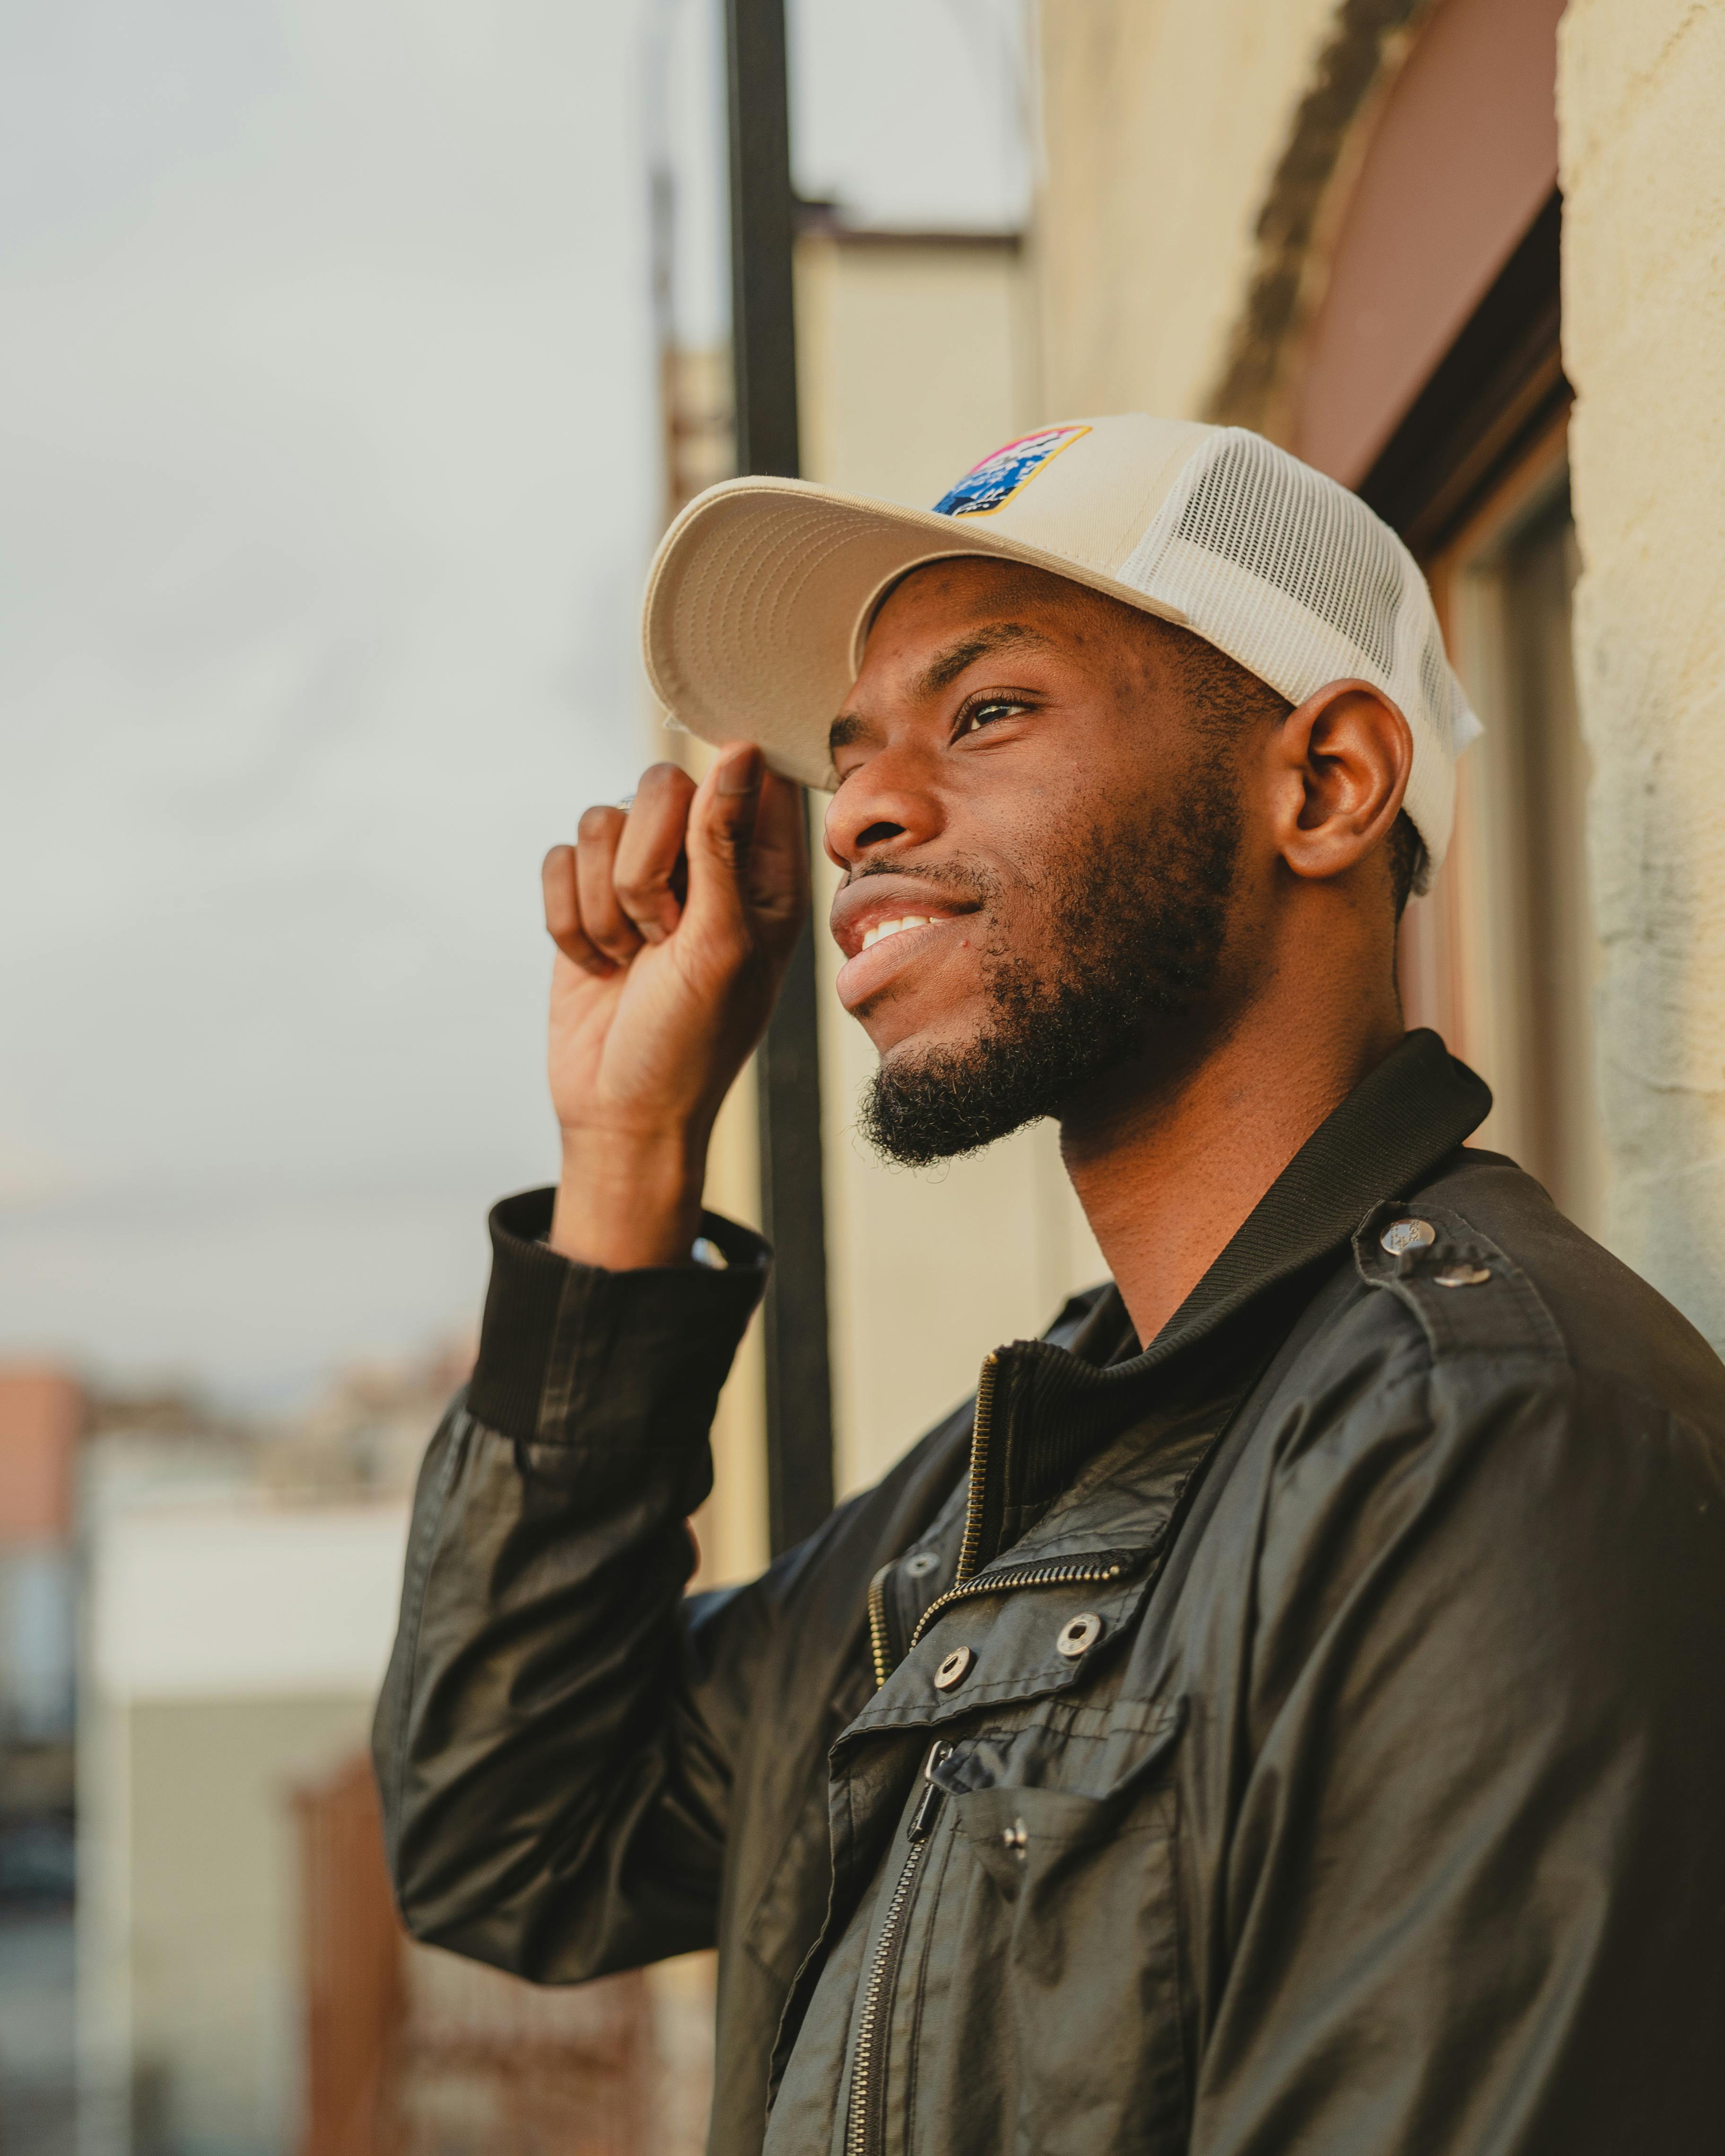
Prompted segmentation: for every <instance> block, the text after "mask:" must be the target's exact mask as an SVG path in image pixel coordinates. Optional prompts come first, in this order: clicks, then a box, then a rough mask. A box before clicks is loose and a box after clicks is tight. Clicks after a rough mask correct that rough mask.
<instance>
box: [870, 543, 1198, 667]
mask: <svg viewBox="0 0 1725 2156" xmlns="http://www.w3.org/2000/svg"><path fill="white" fill-rule="evenodd" d="M1155 625H1156V624H1153V621H1152V619H1151V617H1149V616H1148V615H1141V614H1139V613H1137V611H1136V610H1135V609H1134V608H1130V607H1127V606H1123V605H1122V604H1121V603H1120V602H1119V601H1118V600H1116V599H1111V598H1106V597H1104V596H1103V594H1102V593H1100V592H1092V591H1091V590H1089V589H1087V588H1086V587H1085V586H1084V585H1082V584H1077V583H1072V582H1070V580H1069V579H1068V578H1066V577H1056V576H1052V575H1050V574H1049V573H1048V572H1046V571H1045V570H1042V569H1036V568H1032V567H1029V566H1028V565H1027V564H1024V563H1021V562H998V561H991V560H989V559H988V558H986V557H974V556H966V557H961V558H958V559H956V560H951V561H940V562H925V563H923V565H922V567H920V568H916V569H912V570H911V571H910V572H909V573H908V574H907V575H906V576H904V577H901V578H900V579H899V581H898V583H896V584H895V585H894V586H893V587H892V588H891V591H890V592H889V593H887V595H886V598H885V599H884V600H883V601H882V602H881V603H880V606H879V607H877V608H876V609H875V617H874V619H873V620H872V622H870V625H869V628H868V631H867V634H866V638H865V643H864V646H863V654H862V666H861V670H860V674H859V676H858V678H859V680H861V679H864V678H865V677H867V676H868V675H871V674H878V673H880V671H882V670H886V669H891V670H892V671H894V672H898V671H901V670H906V669H911V670H915V669H916V668H918V667H919V666H920V665H924V664H926V663H927V660H929V658H931V657H932V655H933V654H935V653H937V652H938V651H941V650H943V649H946V648H947V647H949V646H951V645H952V644H954V643H955V641H957V640H958V639H963V638H964V637H965V635H966V633H967V632H970V633H973V634H983V633H986V639H987V640H986V642H985V644H983V649H989V648H992V647H993V645H995V644H1004V642H1006V641H1008V640H1009V639H1008V635H1007V632H1008V631H1009V630H1010V631H1012V632H1014V634H1012V636H1011V639H1010V640H1011V641H1013V642H1014V643H1016V644H1019V645H1021V646H1031V645H1040V646H1041V647H1043V648H1044V649H1050V650H1058V651H1064V652H1068V653H1072V654H1078V653H1088V654H1097V655H1100V654H1103V653H1106V654H1118V653H1120V652H1121V651H1122V649H1127V648H1129V647H1130V646H1131V645H1132V644H1137V643H1142V641H1144V640H1145V632H1146V631H1147V630H1149V629H1153V627H1154V626H1155ZM978 655H980V654H978Z"/></svg>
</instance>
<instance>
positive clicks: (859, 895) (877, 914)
mask: <svg viewBox="0 0 1725 2156" xmlns="http://www.w3.org/2000/svg"><path fill="white" fill-rule="evenodd" d="M978 910H979V901H978V899H976V898H975V897H973V896H972V895H971V893H970V892H968V891H948V890H943V889H942V887H941V886H940V885H938V884H937V883H936V881H935V880H934V879H933V878H932V877H930V876H919V875H907V874H905V873H904V872H902V871H895V870H879V871H877V872H876V873H875V874H874V875H866V874H865V875H859V876H854V877H852V879H851V880H850V882H849V883H847V884H846V885H845V887H844V889H843V890H842V891H839V895H838V896H837V897H836V898H835V899H834V901H833V917H832V928H833V937H834V942H836V943H837V944H838V946H839V949H840V950H841V951H843V952H844V953H845V958H846V961H847V962H846V963H845V965H844V966H843V967H841V968H840V969H839V982H838V987H839V1000H840V1001H841V1002H842V1003H843V1004H844V1005H845V1009H847V1010H851V1011H855V1009H858V1007H859V1006H860V1004H864V1003H865V1002H867V1001H868V1000H869V998H870V997H872V996H875V995H877V994H878V993H880V990H881V989H882V988H884V987H886V984H887V983H888V982H889V981H891V980H892V979H895V978H896V977H897V976H898V975H899V974H901V973H903V972H905V971H906V968H908V967H909V966H910V965H911V963H912V962H920V961H921V960H922V957H924V956H925V955H928V954H932V952H934V951H935V950H937V948H938V947H939V946H940V945H941V944H942V943H943V942H950V941H951V938H952V932H953V931H954V929H955V928H957V930H958V931H959V932H960V934H961V936H962V935H963V924H964V922H965V921H966V920H967V918H968V916H971V915H973V914H974V913H976V912H977V911H978Z"/></svg>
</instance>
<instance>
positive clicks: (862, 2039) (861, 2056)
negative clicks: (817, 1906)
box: [845, 1743, 952, 2156]
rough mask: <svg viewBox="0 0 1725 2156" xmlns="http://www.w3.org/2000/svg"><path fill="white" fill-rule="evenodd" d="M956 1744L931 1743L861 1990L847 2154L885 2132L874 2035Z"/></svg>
mask: <svg viewBox="0 0 1725 2156" xmlns="http://www.w3.org/2000/svg"><path fill="white" fill-rule="evenodd" d="M951 1750H952V1746H951V1745H950V1744H946V1743H937V1744H934V1745H931V1746H930V1748H929V1753H928V1757H927V1760H926V1761H925V1762H924V1763H923V1768H922V1780H923V1784H924V1786H923V1790H922V1796H921V1797H920V1798H918V1799H917V1802H916V1810H915V1811H914V1812H912V1813H911V1823H910V1825H909V1826H908V1827H906V1830H905V1838H906V1840H907V1841H908V1842H909V1843H910V1848H909V1850H908V1851H906V1856H905V1861H904V1868H903V1870H902V1871H901V1872H900V1873H899V1875H898V1884H897V1885H896V1886H895V1887H894V1888H893V1890H892V1899H891V1901H890V1902H888V1903H887V1905H886V1918H885V1920H884V1922H882V1924H881V1926H880V1939H879V1941H878V1942H877V1943H876V1945H875V1958H874V1961H873V1962H872V1963H871V1964H870V1969H869V1980H868V1983H867V1984H866V1986H865V1989H864V1991H863V2003H862V2014H861V2016H860V2019H859V2020H858V2022H857V2025H856V2056H855V2059H854V2060H853V2061H852V2062H851V2067H850V2108H849V2111H848V2112H847V2115H846V2118H845V2156H874V2152H875V2150H876V2149H877V2148H879V2147H880V2143H882V2141H883V2140H884V2138H885V2137H884V2133H881V2132H874V2131H871V2128H873V2127H874V2126H875V2116H874V2114H875V2111H876V2109H877V2108H878V2107H877V2106H876V2105H875V2103H874V2102H873V2100H872V2099H873V2097H874V2095H875V2090H876V2088H877V2087H878V2086H879V2082H878V2079H877V2076H876V2074H875V2036H876V2035H877V2033H878V2031H879V2028H880V2009H881V2006H882V2005H883V2003H884V2002H885V2001H886V1999H887V1998H888V1997H889V1995H890V1992H891V1979H893V1978H894V1977H895V1976H896V1974H897V1971H898V1963H899V1957H900V1955H901V1953H902V1951H903V1945H904V1919H905V1912H906V1909H907V1908H908V1907H910V1901H911V1888H912V1887H913V1886H915V1885H916V1874H917V1873H918V1871H921V1869H922V1859H923V1856H924V1854H925V1853H926V1851H927V1847H928V1837H929V1835H931V1834H932V1832H933V1831H934V1819H935V1814H936V1813H937V1811H938V1810H939V1809H940V1803H941V1788H940V1784H939V1783H938V1782H937V1781H936V1780H935V1779H934V1770H935V1768H936V1767H937V1765H938V1764H939V1763H940V1762H941V1761H942V1759H943V1758H946V1757H947V1753H950V1752H951Z"/></svg>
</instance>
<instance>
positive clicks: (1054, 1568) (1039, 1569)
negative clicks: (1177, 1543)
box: [905, 1558, 1126, 1654]
mask: <svg viewBox="0 0 1725 2156" xmlns="http://www.w3.org/2000/svg"><path fill="white" fill-rule="evenodd" d="M1125 1570H1126V1566H1125V1563H1123V1561H1122V1560H1121V1559H1119V1558H1117V1559H1116V1560H1115V1562H1114V1563H1112V1564H1108V1565H1100V1564H1059V1563H1049V1564H1027V1565H1022V1566H1020V1567H1019V1570H1018V1571H1016V1572H985V1573H979V1574H978V1577H977V1578H974V1579H973V1580H969V1581H967V1582H966V1583H964V1584H962V1585H960V1586H957V1587H949V1588H948V1589H947V1591H946V1593H945V1594H937V1595H936V1597H935V1598H934V1599H933V1601H932V1602H931V1603H930V1604H929V1605H928V1607H927V1609H925V1610H924V1611H923V1613H922V1616H921V1617H920V1618H919V1619H918V1620H916V1630H915V1631H914V1632H912V1633H911V1646H910V1647H907V1648H906V1650H905V1651H906V1654H908V1653H909V1652H910V1651H911V1647H914V1646H915V1645H916V1642H917V1641H918V1640H920V1639H921V1638H922V1635H923V1634H924V1633H925V1632H926V1631H927V1630H928V1628H929V1626H930V1625H932V1624H933V1622H934V1620H935V1619H936V1618H937V1617H938V1616H939V1615H940V1614H941V1612H942V1610H944V1609H951V1608H952V1604H954V1603H955V1602H968V1601H969V1599H971V1597H972V1596H973V1595H976V1594H1004V1592H1005V1590H1006V1589H1008V1588H1011V1587H1076V1586H1078V1585H1080V1584H1084V1585H1089V1584H1091V1583H1092V1582H1094V1583H1095V1584H1096V1585H1097V1586H1101V1584H1103V1583H1104V1582H1105V1581H1107V1580H1111V1579H1118V1578H1120V1576H1121V1574H1122V1573H1123V1572H1124V1571H1125Z"/></svg>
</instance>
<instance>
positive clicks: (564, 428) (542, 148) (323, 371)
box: [0, 0, 1027, 1404]
mask: <svg viewBox="0 0 1725 2156" xmlns="http://www.w3.org/2000/svg"><path fill="white" fill-rule="evenodd" d="M1015 20H1016V0H870V5H869V6H868V7H866V8H863V7H860V6H858V5H857V4H855V0H801V4H800V5H798V7H797V8H796V11H795V14H794V17H793V63H794V79H795V80H794V111H793V126H794V130H795V137H796V157H797V177H798V185H799V186H800V187H801V188H802V190H803V193H807V194H811V195H815V194H818V195H833V196H836V197H838V198H839V199H840V200H841V201H842V202H843V203H845V205H846V206H847V208H848V209H849V210H850V213H852V214H853V215H854V216H855V217H856V218H858V219H859V220H860V221H865V222H875V223H893V224H902V225H918V224H927V225H964V226H983V227H987V226H999V225H1006V224H1011V223H1014V222H1016V221H1017V220H1018V219H1019V218H1020V217H1021V216H1022V214H1023V210H1024V194H1025V188H1026V186H1027V175H1026V172H1025V167H1024V156H1023V152H1022V147H1021V144H1022V132H1021V124H1020V123H1021V114H1020V111H1019V95H1020V94H1019V89H1018V86H1017V83H1016V80H1015V74H1014V66H1013V64H1012V45H1011V41H1010V30H1011V26H1012V24H1013V23H1014V21H1015ZM714 23H715V13H714V9H713V6H712V0H657V4H649V0H12V4H11V5H10V6H8V8H5V9H4V10H3V11H0V176H3V184H0V304H3V306H4V321H5V329H4V335H3V336H0V623H3V629H0V724H3V727H4V742H5V748H6V757H5V788H4V793H3V796H0V798H3V802H4V818H5V822H4V844H3V846H0V988H3V998H4V1000H3V1006H0V1009H3V1019H0V1351H3V1352H7V1353H18V1352H38V1351H40V1352H48V1353H56V1354H60V1355H65V1356H69V1357H71V1358H74V1359H75V1360H76V1361H78V1362H79V1363H81V1364H84V1365H85V1366H86V1367H88V1368H91V1369H92V1370H93V1371H95V1373H98V1374H100V1375H104V1376H105V1377H107V1378H110V1380H123V1381H136V1380H139V1379H150V1378H160V1377H163V1376H172V1375H179V1376H183V1377H187V1378H192V1379H193V1380H195V1381H197V1382H199V1383H204V1384H207V1385H208V1386H210V1387H212V1388H213V1389H215V1390H216V1391H217V1392H218V1394H222V1395H225V1396H227V1397H228V1398H232V1399H240V1400H245V1401H250V1402H255V1403H259V1404H262V1403H264V1402H271V1401H274V1402H278V1403H282V1402H286V1401H288V1400H290V1399H294V1398H296V1397H299V1396H300V1395H302V1394H305V1392H306V1391H307V1390H308V1389H311V1387H313V1386H315V1385H316V1383H318V1382H319V1381H320V1380H321V1378H322V1377H323V1376H324V1375H325V1374H326V1373H327V1372H329V1371H330V1370H331V1368H335V1367H336V1366H337V1365H339V1364H341V1363H343V1362H346V1361H348V1360H351V1359H352V1358H356V1357H362V1356H367V1355H375V1354H380V1353H402V1352H409V1351H411V1350H413V1348H415V1347H418V1346H421V1345H424V1344H425V1343H427V1342H430V1341H432V1340H434V1339H435V1338H436V1337H439V1335H441V1334H444V1333H446V1332H449V1331H450V1330H451V1329H453V1328H456V1327H461V1326H463V1325H465V1324H466V1323H468V1322H470V1320H471V1318H472V1317H473V1316H474V1314H475V1311H476V1307H477V1302H478V1298H479V1296H480V1293H481V1292H482V1290H483V1282H484V1272H485V1245H484V1234H483V1227H484V1214H485V1208H486V1205H487V1204H488V1203H489V1202H490V1199H493V1198H494V1197H495V1196H496V1195H497V1194H498V1193H500V1192H501V1191H504V1190H506V1189H510V1188H518V1187H520V1186H521V1185H522V1184H524V1183H531V1182H536V1181H539V1180H542V1179H543V1178H545V1177H546V1175H547V1173H549V1172H550V1170H551V1168H552V1162H553V1160H554V1151H553V1146H552V1129H551V1126H550V1122H549V1120H548V1115H547V1110H546V1108H545V1106H544V1101H543V1088H542V1075H541V1061H542V1039H541V1035H542V1016H543V1002H544V988H545V976H546V972H547V959H546V954H545V951H544V948H543V944H542V936H541V933H540V932H539V929H538V927H537V924H536V882H537V864H538V860H539V858H540V855H541V854H542V851H543V850H544V848H545V847H546V846H547V844H550V843H552V841H553V840H554V839H557V838H559V837H562V836H563V835H565V834H567V832H568V831H569V830H570V829H572V825H573V824H574V820H575V818H576V816H577V814H578V811H579V809H580V807H581V805H582V804H583V803H584V802H586V801H588V800H589V799H593V798H611V797H614V796H615V795H617V794H618V793H621V792H623V791H624V790H625V789H626V788H627V787H628V785H629V783H630V780H631V778H632V776H633V773H634V770H635V769H636V768H637V767H638V765H639V762H640V760H641V759H640V751H641V747H642V745H643V742H644V738H645V737H644V726H643V721H642V703H641V690H640V686H639V680H638V675H637V667H636V660H635V656H634V634H635V619H636V604H637V598H638V593H639V582H640V576H641V572H642V569H643V567H644V562H645V560H646V557H647V555H648V553H649V552H650V549H651V546H652V542H653V539H654V536H655V530H654V521H653V520H654V516H655V504H656V502H657V500H658V492H659V478H658V473H657V470H656V468H655V454H656V436H655V413H654V410H653V408H652V403H651V398H652V394H653V385H654V371H653V364H652V356H651V352H650V347H649V336H650V326H649V316H648V304H647V295H648V278H647V267H646V235H645V229H644V206H645V201H646V180H645V173H646V169H647V165H648V162H649V151H650V147H651V144H652V142H653V141H654V139H655V136H656V137H657V139H658V140H659V141H660V142H661V143H662V144H664V145H665V146H666V147H667V149H668V153H669V154H670V157H671V159H672V162H673V164H674V167H675V171H676V173H677V177H678V182H679V193H680V247H679V254H678V279H677V283H678V315H679V321H680V326H681V327H682V330H683V332H684V334H685V336H689V337H691V339H694V340H696V341H699V340H701V339H703V338H706V337H711V336H715V335H719V334H722V332H723V329H724V305H725V302H724V290H725V287H724V270H723V264H722V259H721V251H720V250H721V244H722V233H723V225H722V201H721V197H720V196H719V193H718V192H717V187H716V180H717V172H718V162H719V154H720V138H719V136H718V133H717V120H718V110H717V90H716V80H715V77H714V74H713V63H714V57H715V54H716V36H715V33H714ZM656 52H662V53H663V54H664V55H665V61H664V65H663V68H662V70H660V69H655V61H654V57H653V56H654V54H655V53H656ZM655 81H660V82H661V84H662V87H661V88H660V90H658V91H656V92H655V88H654V84H655Z"/></svg>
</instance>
